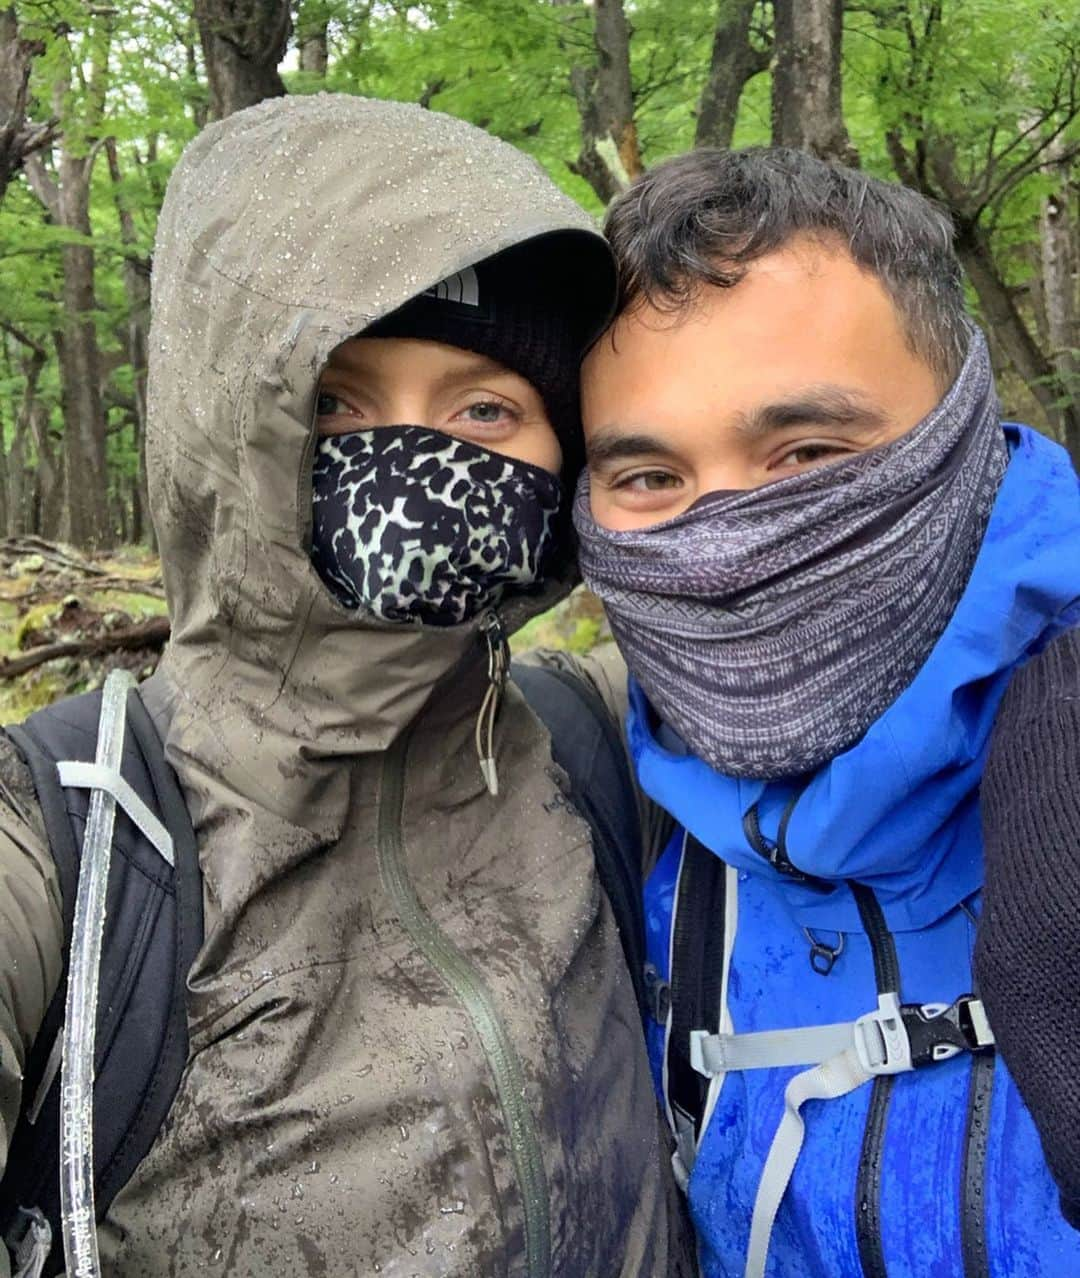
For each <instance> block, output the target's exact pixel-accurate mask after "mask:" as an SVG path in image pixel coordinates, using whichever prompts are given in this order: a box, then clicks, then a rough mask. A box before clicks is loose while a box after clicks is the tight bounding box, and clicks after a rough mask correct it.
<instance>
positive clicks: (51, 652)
mask: <svg viewBox="0 0 1080 1278" xmlns="http://www.w3.org/2000/svg"><path fill="white" fill-rule="evenodd" d="M168 638H169V619H168V617H151V618H150V619H149V621H141V622H139V624H138V625H135V626H125V627H123V629H119V630H108V631H105V632H104V633H103V634H99V635H90V636H87V637H86V638H85V639H61V640H58V641H57V642H56V643H43V644H40V645H39V646H38V647H36V648H30V649H29V650H28V651H26V652H21V653H19V655H18V656H16V657H4V658H3V659H2V660H0V679H15V678H17V677H18V676H19V675H22V674H26V672H27V671H28V670H33V669H35V668H36V667H37V666H41V665H44V664H45V662H46V661H55V660H56V659H57V658H58V657H95V656H100V655H101V654H103V653H106V652H131V651H133V650H136V649H139V648H162V647H164V646H165V643H166V641H167V640H168Z"/></svg>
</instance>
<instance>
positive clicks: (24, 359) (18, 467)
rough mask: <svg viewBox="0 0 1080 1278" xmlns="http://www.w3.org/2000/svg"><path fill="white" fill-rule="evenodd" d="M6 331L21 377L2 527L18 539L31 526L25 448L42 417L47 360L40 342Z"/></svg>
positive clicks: (10, 328) (14, 330)
mask: <svg viewBox="0 0 1080 1278" xmlns="http://www.w3.org/2000/svg"><path fill="white" fill-rule="evenodd" d="M4 327H5V330H6V332H7V333H9V334H10V335H11V336H12V337H13V338H14V339H15V340H16V341H17V342H18V343H19V345H20V348H21V353H20V356H19V373H20V375H21V378H22V384H23V387H22V398H21V400H20V403H19V407H18V410H17V412H16V415H15V428H14V431H13V432H12V437H11V448H10V450H9V451H8V455H7V458H6V467H5V475H4V513H3V524H2V526H3V527H4V529H5V535H6V536H8V537H13V536H19V535H20V534H22V533H27V532H30V531H32V529H31V527H30V515H31V503H30V500H29V497H28V493H27V482H26V481H27V478H28V467H27V457H26V446H27V443H28V442H29V440H30V438H31V437H32V434H33V429H34V425H35V421H37V420H40V418H41V417H42V416H43V415H45V416H47V410H46V409H45V406H44V405H43V404H42V403H41V401H40V399H39V397H38V383H39V381H40V379H41V371H42V369H43V368H44V367H45V364H46V362H47V361H48V352H47V351H46V349H45V347H44V346H42V345H41V343H40V342H37V341H35V340H34V339H33V338H32V337H30V336H28V335H27V334H26V333H24V332H22V331H21V330H20V329H17V328H16V327H15V326H14V325H10V324H8V325H5V326H4Z"/></svg>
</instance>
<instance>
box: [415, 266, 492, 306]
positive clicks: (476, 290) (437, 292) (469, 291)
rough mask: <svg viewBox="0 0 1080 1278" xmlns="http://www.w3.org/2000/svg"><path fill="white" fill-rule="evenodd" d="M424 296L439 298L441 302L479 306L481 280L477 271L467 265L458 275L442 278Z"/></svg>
mask: <svg viewBox="0 0 1080 1278" xmlns="http://www.w3.org/2000/svg"><path fill="white" fill-rule="evenodd" d="M423 296H424V297H435V298H438V300H439V301H440V302H456V303H457V304H458V305H459V306H479V305H480V281H479V279H478V278H477V275H476V271H475V270H474V269H473V268H472V267H471V266H467V267H466V268H465V269H464V270H463V271H458V272H457V274H456V275H449V276H447V278H446V279H445V280H440V281H439V282H438V284H436V285H435V287H434V288H429V289H428V290H427V291H426V292H425V293H424V294H423Z"/></svg>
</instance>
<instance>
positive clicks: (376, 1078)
mask: <svg viewBox="0 0 1080 1278" xmlns="http://www.w3.org/2000/svg"><path fill="white" fill-rule="evenodd" d="M551 232H563V233H568V232H572V233H573V235H571V236H570V237H569V239H568V243H567V251H568V252H570V251H571V250H573V251H575V252H581V253H582V257H583V261H584V259H585V258H589V257H592V258H593V259H595V260H599V261H600V262H601V265H600V266H599V267H598V268H596V269H597V270H599V271H600V278H604V277H605V272H607V271H608V269H609V268H608V267H607V265H606V261H607V259H606V257H605V256H604V255H605V253H606V250H604V249H603V247H602V244H601V242H600V240H599V237H598V236H597V235H596V233H595V231H594V230H593V229H592V226H591V223H590V221H589V219H588V218H587V217H586V216H585V215H584V214H583V213H582V212H581V211H580V210H579V209H578V208H577V207H576V206H575V205H574V204H573V203H572V202H571V201H570V200H568V199H567V198H565V197H564V196H562V195H561V194H560V193H559V192H558V191H557V190H556V189H555V187H554V186H553V185H552V184H551V182H550V181H549V180H548V179H547V178H546V177H545V176H544V175H543V173H542V172H541V171H540V170H539V169H538V168H537V167H536V166H535V165H534V164H533V162H532V161H530V160H529V159H528V158H526V157H525V156H523V155H521V154H520V153H518V152H517V151H515V150H514V149H513V148H511V147H509V146H507V145H505V144H503V143H501V142H498V141H496V140H494V139H492V138H489V137H487V136H485V135H484V134H482V133H480V132H479V131H477V130H476V129H474V128H472V127H470V126H468V125H466V124H463V123H461V122H459V121H455V120H453V119H450V118H447V117H444V116H440V115H437V114H434V113H431V112H427V111H423V110H421V109H419V108H417V107H412V106H404V105H398V104H391V103H378V102H366V101H362V100H358V99H354V98H343V97H334V96H319V97H308V98H292V99H283V100H278V101H273V102H269V103H265V104H262V105H260V106H258V107H255V108H253V109H251V110H248V111H244V112H242V113H240V114H238V115H235V116H232V117H231V118H229V119H227V120H226V121H224V122H222V123H219V124H214V125H211V126H210V127H208V128H207V129H206V130H204V132H203V133H202V134H200V136H199V137H198V138H197V139H196V140H195V141H194V142H193V143H192V144H191V145H190V146H189V147H188V149H187V151H186V152H185V154H184V156H183V158H182V159H181V161H180V163H179V165H178V167H177V169H176V172H175V174H174V176H173V178H172V180H171V182H170V185H169V190H168V194H167V197H166V200H165V205H164V208H163V211H162V215H161V221H160V227H159V232H158V240H157V250H156V256H155V263H154V294H153V322H152V334H151V345H152V353H151V368H150V385H149V397H150V400H149V402H150V410H149V417H150V425H149V436H148V447H147V453H148V465H149V471H150V491H151V501H152V506H153V513H154V519H155V524H156V527H157V531H158V536H159V538H160V544H161V551H162V557H163V561H164V572H165V581H166V587H167V592H168V599H169V607H170V613H171V616H172V620H173V627H174V629H173V638H172V641H171V643H170V646H169V648H168V650H167V652H166V655H165V657H164V659H163V662H162V666H161V668H160V670H159V672H158V673H157V674H156V675H155V676H154V677H153V679H151V680H150V681H149V682H148V684H146V685H144V695H145V699H146V700H147V703H148V705H149V707H150V709H151V712H152V713H153V715H154V717H155V720H156V722H157V724H158V727H159V730H160V731H161V732H162V734H163V736H164V738H165V741H166V750H167V755H168V758H169V760H170V761H171V763H172V765H173V766H174V768H175V769H176V771H177V773H178V775H179V777H180V780H181V782H182V784H183V786H184V788H185V791H186V794H187V796H188V800H189V806H190V808H191V811H192V815H193V818H194V822H195V827H196V831H197V834H198V839H199V850H200V861H201V866H202V872H203V876H204V897H205V910H206V934H205V943H204V945H203V947H202V949H201V951H200V953H199V955H198V958H197V960H196V962H195V964H194V966H193V968H192V970H191V972H190V975H189V979H188V1020H189V1029H190V1053H189V1061H188V1065H187V1069H186V1071H185V1074H184V1077H183V1079H182V1082H181V1085H180V1089H179V1092H178V1094H177V1096H176V1099H175V1102H174V1104H173V1107H172V1110H171V1112H170V1115H169V1118H168V1120H167V1122H166V1124H165V1126H164V1128H163V1129H162V1132H161V1134H160V1136H159V1138H158V1140H157V1143H156V1145H155V1146H154V1148H153V1150H152V1151H151V1153H150V1154H149V1156H148V1157H147V1158H146V1159H145V1160H144V1162H143V1163H142V1165H141V1166H140V1167H139V1168H138V1169H137V1171H136V1173H135V1175H134V1176H133V1178H132V1180H131V1181H130V1182H129V1184H128V1185H127V1186H126V1187H125V1189H124V1190H123V1191H122V1192H121V1194H120V1195H119V1197H118V1198H117V1199H116V1200H115V1202H114V1203H113V1206H112V1208H111V1210H110V1212H109V1214H108V1217H107V1219H106V1221H105V1222H104V1223H103V1224H102V1226H101V1229H100V1231H99V1243H100V1248H101V1256H102V1265H103V1270H104V1272H105V1274H107V1275H124V1276H132V1278H134V1276H135V1275H140V1276H145V1278H150V1276H153V1278H162V1276H163V1275H176V1276H187V1275H195V1274H200V1275H201V1274H207V1273H211V1274H212V1273H220V1274H223V1275H230V1276H231V1278H243V1276H245V1275H250V1276H252V1278H254V1276H255V1275H260V1276H262V1275H277V1274H281V1275H285V1274H289V1275H292V1274H311V1275H320V1274H326V1275H330V1274H334V1275H337V1274H363V1275H369V1274H381V1275H383V1276H384V1278H390V1276H394V1278H406V1276H411V1275H423V1276H425V1278H426V1276H428V1275H436V1274H439V1275H460V1276H461V1278H464V1276H465V1275H470V1276H475V1275H489V1274H490V1275H513V1276H514V1278H518V1276H519V1275H520V1276H522V1278H541V1276H542V1275H549V1274H550V1275H564V1276H566V1278H578V1276H585V1275H596V1276H597V1278H613V1276H615V1275H624V1276H625V1278H632V1276H638V1275H642V1276H646V1278H647V1276H650V1275H657V1276H658V1275H664V1274H668V1273H677V1272H679V1273H681V1272H682V1264H683V1260H682V1258H681V1253H680V1248H681V1246H682V1244H681V1242H680V1239H679V1236H678V1231H677V1230H676V1228H675V1224H674V1221H675V1210H676V1209H675V1208H673V1206H672V1203H671V1199H670V1197H669V1194H670V1177H669V1174H668V1169H667V1162H668V1159H667V1152H666V1150H665V1149H664V1148H662V1146H661V1144H660V1138H659V1135H658V1125H657V1121H656V1108H655V1103H654V1099H653V1094H652V1087H651V1083H650V1079H649V1074H648V1068H647V1064H646V1058H645V1053H644V1048H643V1045H642V1038H641V1027H640V1024H639V1020H638V1014H637V1010H636V1006H635V1001H634V997H633V993H632V990H631V985H630V981H629V979H628V976H627V974H626V972H625V970H624V967H623V961H622V953H621V949H620V946H619V941H618V937H617V934H616V931H615V927H614V923H613V920H612V917H611V913H610V909H609V907H608V905H607V903H606V901H604V900H603V899H602V896H601V893H600V892H599V889H598V885H597V880H596V875H595V871H594V866H593V857H592V851H591V847H590V843H589V834H588V830H587V827H586V826H585V825H584V823H583V822H582V821H581V819H580V818H579V817H578V816H577V815H576V814H575V813H574V812H573V811H572V810H571V809H570V808H569V807H568V805H567V804H566V802H565V801H564V800H563V798H562V796H561V792H560V790H559V786H558V777H557V774H556V772H555V770H554V768H553V766H552V764H551V760H550V742H549V739H548V737H547V735H546V733H545V731H544V729H543V728H542V727H541V725H540V723H539V721H538V720H537V719H536V718H535V717H534V716H533V715H532V713H531V712H530V711H529V710H528V708H527V707H526V705H525V703H524V702H523V700H522V699H521V697H520V696H519V695H518V694H517V692H516V690H514V689H513V688H512V687H511V688H508V689H507V693H506V696H505V698H504V703H503V706H502V710H501V714H500V717H499V720H498V723H497V726H496V733H495V754H496V760H497V766H498V772H499V780H500V787H501V788H500V795H499V797H498V798H493V797H492V796H491V795H490V794H488V792H487V790H486V789H485V788H484V785H483V783H482V780H481V775H480V770H479V768H478V765H477V759H476V754H475V751H474V748H473V731H474V724H475V720H476V716H477V712H478V710H479V707H480V703H481V700H482V698H483V695H484V692H485V690H486V687H487V666H486V654H485V650H484V645H483V643H482V642H481V639H480V637H479V627H478V625H477V623H471V624H466V625H463V626H460V627H453V628H449V629H437V628H425V627H410V626H403V625H388V624H385V623H379V622H377V621H375V620H371V619H366V618H364V617H363V616H359V615H357V614H355V613H350V612H347V611H346V610H344V609H343V608H341V607H340V606H338V605H337V603H336V602H335V601H334V599H333V598H332V596H331V595H330V593H329V591H328V590H327V589H326V588H325V587H324V586H323V584H322V582H321V581H320V580H319V578H318V576H317V575H316V573H315V571H314V569H313V568H312V567H311V564H310V562H309V558H308V540H309V536H310V523H311V464H312V454H313V446H314V433H313V408H314V397H315V391H316V385H317V379H318V376H319V372H320V370H321V368H322V367H323V365H324V363H325V361H326V358H327V356H328V354H329V353H330V351H331V350H332V349H333V348H334V347H335V346H337V345H338V344H339V343H340V342H341V341H342V340H344V339H345V338H348V337H350V336H351V335H354V334H356V333H358V332H360V331H362V330H363V329H364V327H365V326H366V325H367V324H369V323H370V322H371V321H372V319H373V318H375V317H377V316H379V315H381V314H384V313H386V312H388V311H389V310H391V309H393V308H395V307H397V306H398V305H400V304H401V303H402V302H404V301H406V300H407V299H408V298H410V297H412V296H413V295H415V294H416V293H417V292H419V291H421V290H424V289H426V288H428V287H430V286H431V285H433V284H434V283H435V282H437V281H438V280H440V279H442V278H444V277H446V276H447V275H449V274H450V273H452V272H454V271H457V270H459V269H460V268H462V267H464V266H466V265H468V264H471V263H474V262H477V261H479V260H482V259H484V258H486V257H488V256H490V255H491V254H493V253H496V252H499V251H500V250H502V249H504V248H506V247H507V246H510V245H513V244H518V243H521V242H522V241H525V240H528V239H531V238H533V237H537V236H541V235H547V234H549V233H551ZM575 239H576V240H578V241H580V243H578V244H577V245H576V246H575V245H574V244H572V243H571V242H570V241H572V240H575ZM594 244H595V246H596V247H595V248H592V247H590V246H591V245H594ZM583 269H584V268H583ZM590 269H592V268H590ZM579 278H581V276H580V275H579ZM602 309H603V308H601V310H602ZM598 319H602V315H598ZM561 588H562V586H561V585H560V583H558V582H555V583H553V584H552V587H551V589H550V590H549V591H548V593H547V596H546V597H545V598H539V599H535V600H524V599H523V600H519V601H518V602H517V603H516V604H514V605H511V607H510V608H509V609H508V611H509V612H510V613H511V614H514V613H516V618H515V617H514V616H511V618H510V622H511V625H512V624H513V622H514V620H515V619H516V620H517V621H520V620H521V619H522V618H523V617H524V616H525V615H527V614H528V612H530V611H536V610H539V609H540V608H542V607H545V606H547V605H548V604H549V603H550V601H551V599H552V598H554V597H555V595H557V594H558V592H559V590H560V589H561ZM10 792H11V787H8V790H7V791H6V793H9V794H10ZM0 806H3V805H0ZM17 817H18V813H17V811H16V810H15V809H11V808H5V809H4V813H3V820H2V821H0V835H3V841H0V858H2V857H6V858H8V860H9V861H10V862H11V864H12V865H13V866H14V869H12V870H11V871H10V873H9V871H8V870H7V869H6V868H5V865H4V864H0V875H5V874H7V875H8V879H10V877H11V874H14V875H15V879H16V881H18V874H19V873H20V872H22V871H21V870H20V866H22V865H23V862H16V857H17V855H18V854H19V851H20V848H19V847H17V844H18V843H19V842H20V840H21V851H22V853H23V857H24V861H25V856H26V850H27V849H28V848H31V849H32V848H33V847H34V846H35V845H34V843H33V829H32V827H33V825H34V819H31V818H27V819H26V824H19V821H18V819H17ZM38 857H39V860H40V861H41V862H42V865H44V863H45V861H47V857H46V856H43V855H41V854H40V849H39V853H38ZM31 877H33V876H31ZM39 877H40V878H42V879H44V880H45V882H46V883H47V884H48V890H47V891H46V889H45V888H44V887H42V884H41V882H38V884H37V887H36V888H34V891H37V892H38V894H39V896H40V902H39V904H38V905H37V906H35V908H34V909H33V910H32V909H31V908H30V907H29V906H27V907H26V910H25V911H24V912H23V914H22V915H20V916H19V918H20V919H22V920H23V923H25V920H26V919H32V920H36V922H35V930H34V932H33V935H32V940H33V942H34V944H35V945H36V946H37V947H38V952H39V953H40V958H37V959H35V967H34V970H35V972H37V973H38V974H37V975H36V976H35V978H34V980H35V981H36V982H37V984H36V985H33V986H32V987H31V989H30V990H29V992H27V993H26V997H24V998H22V999H21V1001H20V999H19V998H18V997H16V999H15V1003H14V1005H13V1006H14V1008H15V1011H14V1013H11V1012H10V1009H8V1011H7V1012H6V1013H5V1008H4V1007H0V1014H3V1015H0V1035H2V1034H3V1033H4V1032H7V1033H8V1037H9V1039H12V1040H13V1041H14V1042H15V1044H16V1046H15V1051H16V1055H17V1054H18V1052H19V1050H20V1045H19V1032H21V1036H22V1039H23V1042H22V1044H21V1050H25V1046H26V1042H27V1041H29V1040H31V1039H32V1038H33V1034H34V1033H36V1023H35V1022H34V1019H33V1018H34V1016H37V1017H40V1010H41V1004H42V1000H43V999H44V1002H47V1001H48V1000H47V997H45V995H46V994H47V989H48V982H49V981H50V980H51V981H52V984H53V988H55V979H56V975H57V967H58V953H57V952H56V951H58V947H59V944H60V940H59V937H58V936H57V932H56V928H57V924H58V913H57V910H56V900H55V883H54V882H53V880H52V878H51V876H50V874H49V872H48V871H47V870H46V869H41V870H40V874H39ZM5 881H8V880H7V879H6V880H5ZM20 893H21V895H20V897H19V900H27V899H29V898H30V889H29V888H26V887H25V885H24V886H23V887H20ZM35 911H36V912H35ZM16 922H17V923H18V922H19V920H18V919H17V920H16ZM5 926H7V924H5ZM12 935H13V936H14V937H15V940H12V941H9V942H6V943H8V944H10V945H11V946H12V947H14V954H15V957H14V959H13V960H12V961H13V962H15V963H16V964H18V962H19V955H20V953H22V954H23V956H24V962H23V967H22V968H20V970H26V971H27V972H29V970H30V966H31V965H30V963H29V958H31V957H34V954H35V951H34V950H32V948H31V946H30V943H29V942H27V943H26V944H25V945H24V947H23V950H22V951H20V950H19V949H18V945H17V942H18V929H17V928H16V931H15V932H14V933H12ZM50 947H51V948H50ZM5 952H6V951H5ZM26 979H27V980H28V981H29V980H30V977H29V976H28V977H27V978H26ZM38 986H40V987H41V988H38ZM3 989H4V987H0V996H3ZM12 1017H13V1018H14V1024H15V1029H16V1031H19V1032H13V1031H11V1030H10V1026H9V1022H11V1021H12ZM5 1067H6V1065H5ZM15 1081H16V1082H17V1075H16V1076H15ZM11 1083H12V1077H11V1076H10V1075H9V1076H8V1077H7V1078H6V1079H0V1084H3V1086H0V1100H4V1101H5V1103H6V1102H8V1101H10V1098H11V1095H12V1094H13V1093H14V1094H15V1095H16V1096H17V1087H15V1088H12V1087H11V1086H10V1084H11ZM0 1119H3V1120H5V1121H9V1120H10V1114H9V1112H8V1109H5V1110H4V1111H3V1112H2V1113H0ZM3 1134H4V1127H3V1123H2V1122H0V1136H2V1135H3ZM5 1140H6V1137H5ZM2 1154H3V1145H2V1143H0V1155H2ZM2 1263H3V1262H2V1261H0V1268H2Z"/></svg>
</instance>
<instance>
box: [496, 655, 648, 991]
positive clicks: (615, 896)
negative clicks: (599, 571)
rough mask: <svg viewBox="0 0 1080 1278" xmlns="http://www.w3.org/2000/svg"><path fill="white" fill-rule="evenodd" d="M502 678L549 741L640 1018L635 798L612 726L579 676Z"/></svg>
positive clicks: (539, 672)
mask: <svg viewBox="0 0 1080 1278" xmlns="http://www.w3.org/2000/svg"><path fill="white" fill-rule="evenodd" d="M510 677H511V678H512V679H513V681H514V683H516V684H517V686H518V688H520V690H521V692H522V693H523V694H524V696H525V699H526V701H528V703H529V705H530V707H531V708H532V710H533V712H534V713H535V714H536V715H537V717H538V718H539V719H540V720H541V722H542V723H543V724H544V726H545V727H546V728H547V730H548V732H549V733H550V734H551V755H552V758H553V759H554V760H555V762H556V763H557V764H558V765H559V767H560V768H562V770H563V771H564V772H565V773H566V775H567V777H568V778H569V782H570V793H569V795H568V796H567V797H568V798H569V799H570V801H571V803H573V805H574V806H575V807H576V808H577V810H578V811H579V812H580V813H581V815H582V816H583V817H584V818H585V820H586V821H588V823H589V827H590V829H591V830H592V835H593V853H594V855H595V857H596V869H597V873H598V875H599V877H600V883H601V885H602V887H603V888H604V891H605V892H606V893H607V897H608V900H609V901H610V902H611V908H612V911H613V913H614V915H615V922H616V924H617V925H618V929H619V937H620V939H621V940H622V947H623V953H624V954H625V956H626V962H627V966H628V967H629V969H630V976H631V979H632V980H633V983H634V994H635V995H636V997H637V1001H638V1007H639V1008H640V1009H641V1012H642V1016H644V1015H645V915H644V904H643V901H642V886H643V885H642V865H641V862H642V836H641V827H640V822H639V820H638V805H637V795H636V792H635V790H634V783H633V780H632V778H631V775H630V764H629V760H628V759H627V757H626V751H625V750H624V749H623V745H622V740H621V738H620V734H619V728H618V725H617V724H616V723H615V720H614V719H613V718H612V716H611V714H610V713H609V711H608V709H607V707H606V706H605V705H604V702H603V701H602V699H601V698H600V696H599V694H598V693H597V692H596V691H595V690H594V689H593V687H592V685H591V684H589V683H588V681H587V680H586V679H584V678H583V677H582V676H580V675H576V674H573V673H571V672H570V671H568V670H563V669H560V668H557V667H552V666H532V665H524V664H522V663H521V662H517V661H515V662H513V663H512V664H511V667H510Z"/></svg>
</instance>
